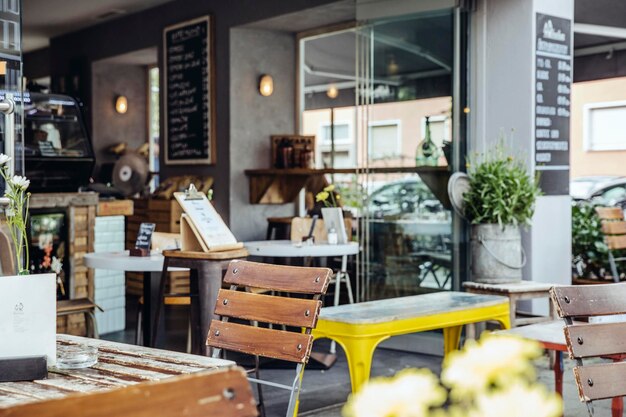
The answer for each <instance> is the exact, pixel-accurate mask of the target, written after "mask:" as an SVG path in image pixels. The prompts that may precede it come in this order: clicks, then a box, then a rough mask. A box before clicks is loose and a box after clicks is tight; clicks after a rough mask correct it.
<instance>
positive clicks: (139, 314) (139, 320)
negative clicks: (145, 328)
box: [135, 304, 143, 346]
mask: <svg viewBox="0 0 626 417" xmlns="http://www.w3.org/2000/svg"><path fill="white" fill-rule="evenodd" d="M142 321H143V307H142V306H141V304H139V306H138V308H137V324H136V325H135V327H136V328H135V344H136V345H137V346H141V345H142V343H141V341H142V340H143V332H142V331H141V323H142Z"/></svg>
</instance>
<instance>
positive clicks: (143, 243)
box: [130, 223, 156, 256]
mask: <svg viewBox="0 0 626 417" xmlns="http://www.w3.org/2000/svg"><path fill="white" fill-rule="evenodd" d="M155 227H156V224H154V223H141V224H140V225H139V232H137V240H136V241H135V248H134V249H131V250H130V256H150V242H151V241H152V233H154V228H155Z"/></svg>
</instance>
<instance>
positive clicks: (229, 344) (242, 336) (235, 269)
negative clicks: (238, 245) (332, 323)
mask: <svg viewBox="0 0 626 417" xmlns="http://www.w3.org/2000/svg"><path fill="white" fill-rule="evenodd" d="M331 275H332V271H331V270H330V269H328V268H307V267H295V266H284V265H270V264H261V263H256V262H248V261H232V262H231V263H230V265H229V267H228V270H227V272H226V276H225V278H224V283H225V284H229V285H230V286H231V289H230V290H225V289H222V290H220V291H219V294H218V297H217V303H216V306H215V314H217V315H219V316H221V317H222V321H218V320H213V321H212V322H211V327H210V330H209V334H208V337H207V345H208V346H211V347H215V348H220V349H226V350H232V351H237V352H243V353H247V354H250V355H258V356H264V357H269V358H274V359H282V360H286V361H290V362H296V363H303V364H304V363H306V362H308V360H309V355H310V354H311V347H312V344H313V337H312V336H311V330H312V329H313V328H314V327H315V326H316V325H317V319H318V317H319V313H320V309H321V308H322V302H321V300H320V298H321V296H322V295H324V294H325V293H326V290H327V289H328V284H329V282H330V277H331ZM238 287H244V288H249V287H253V288H263V289H266V290H270V291H272V293H276V292H280V293H298V294H300V295H308V296H309V297H310V298H308V299H307V298H295V297H284V296H278V295H269V294H271V293H269V294H256V293H252V292H242V291H236V289H237V288H238ZM230 318H236V319H242V320H244V321H245V323H247V322H261V323H271V324H276V325H285V326H291V327H296V328H297V330H295V331H289V330H279V329H276V328H264V327H258V326H253V325H248V324H239V323H232V322H229V321H228V319H230ZM301 328H304V329H305V331H304V332H301V331H300V329H301Z"/></svg>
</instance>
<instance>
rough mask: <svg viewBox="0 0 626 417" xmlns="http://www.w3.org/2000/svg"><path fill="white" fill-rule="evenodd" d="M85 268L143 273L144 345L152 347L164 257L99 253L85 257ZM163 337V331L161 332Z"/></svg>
mask: <svg viewBox="0 0 626 417" xmlns="http://www.w3.org/2000/svg"><path fill="white" fill-rule="evenodd" d="M84 259H85V266H87V267H88V268H93V269H109V270H114V271H125V272H143V323H142V328H143V343H144V346H150V345H151V343H152V335H153V333H154V329H153V323H154V318H155V315H156V306H157V303H159V302H160V300H158V298H159V286H160V283H161V274H162V270H163V260H164V259H165V258H163V255H161V254H160V253H153V254H151V255H150V256H130V255H129V254H128V251H122V252H97V253H88V254H86V255H85V258H84ZM186 270H187V269H185V268H168V271H186ZM159 333H160V334H161V335H163V334H164V332H163V331H161V332H159Z"/></svg>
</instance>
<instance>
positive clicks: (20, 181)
mask: <svg viewBox="0 0 626 417" xmlns="http://www.w3.org/2000/svg"><path fill="white" fill-rule="evenodd" d="M11 183H12V184H13V185H14V186H15V187H17V188H19V189H20V190H26V189H27V188H28V186H29V185H30V180H29V179H27V178H26V177H22V176H21V175H14V176H13V178H11Z"/></svg>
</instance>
